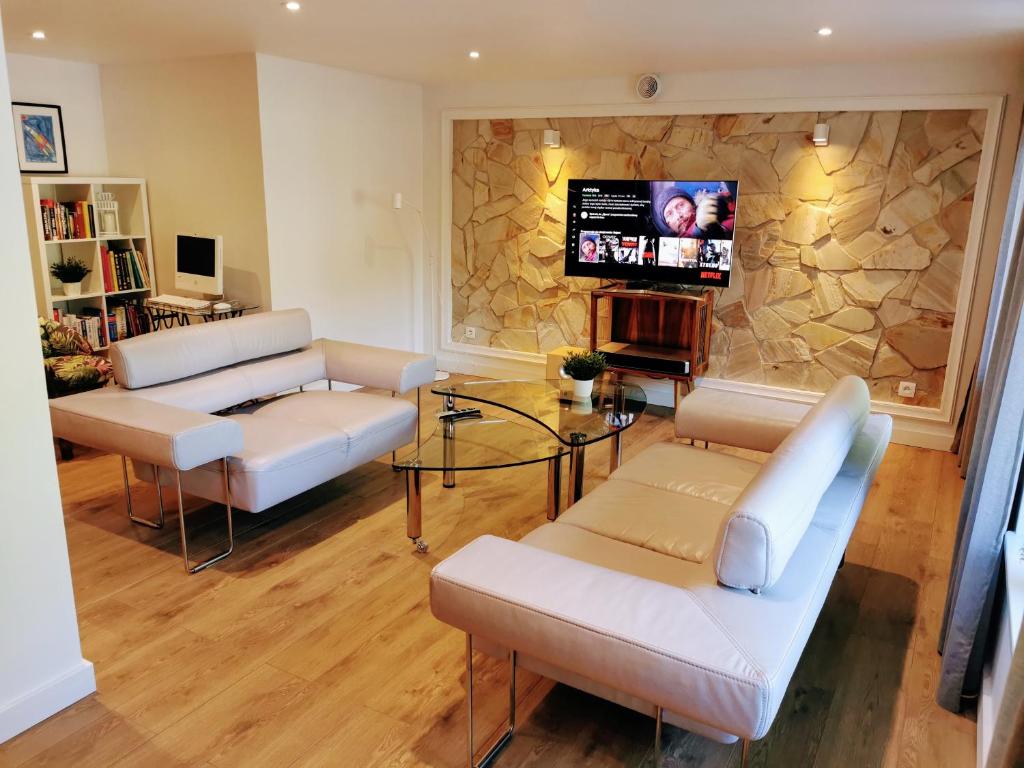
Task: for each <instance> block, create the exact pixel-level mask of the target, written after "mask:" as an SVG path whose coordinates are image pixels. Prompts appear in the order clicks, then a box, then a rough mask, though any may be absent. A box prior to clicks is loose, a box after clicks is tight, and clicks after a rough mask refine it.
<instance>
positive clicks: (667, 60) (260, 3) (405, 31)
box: [0, 0, 1024, 83]
mask: <svg viewBox="0 0 1024 768" xmlns="http://www.w3.org/2000/svg"><path fill="white" fill-rule="evenodd" d="M0 9H2V13H3V25H4V37H5V42H6V46H7V49H8V50H9V51H14V52H18V53H33V54H37V55H41V56H52V57H57V58H65V59H75V60H80V61H95V62H109V61H130V60H138V59H161V58H177V57H182V56H200V55H210V54H219V53H232V52H242V51H260V52H263V53H270V54H276V55H279V56H285V57H289V58H295V59H301V60H305V61H314V62H319V63H323V64H329V65H333V66H339V67H344V68H347V69H353V70H357V71H361V72H370V73H374V74H379V75H384V76H388V77H395V78H400V79H403V80H413V81H419V82H426V83H430V82H442V81H449V80H454V81H458V80H471V79H472V80H495V79H532V78H543V79H553V78H582V77H604V76H609V77H611V76H624V75H631V74H636V73H639V72H647V71H654V72H682V71H687V70H715V69H741V68H754V67H783V66H806V65H811V64H823V63H841V62H861V61H879V60H881V61H891V60H907V59H916V58H925V57H929V58H934V57H958V56H969V55H979V54H982V55H985V56H995V55H1000V54H1003V53H1007V52H1013V53H1014V54H1015V55H1016V54H1019V53H1020V52H1021V51H1022V50H1024V0H860V1H859V2H858V1H857V0H711V2H708V1H707V0H704V2H697V1H696V0H506V1H505V2H495V1H494V0H368V1H367V0H360V1H358V2H356V1H354V0H302V10H301V11H299V12H298V13H290V12H288V11H286V10H285V9H284V8H283V7H282V3H281V1H280V0H0ZM826 25H827V26H830V27H832V28H834V30H835V34H834V35H833V36H832V37H830V38H822V37H819V36H818V35H817V34H816V33H815V31H816V30H817V29H818V28H819V27H821V26H826ZM35 29H43V30H45V31H46V35H47V39H46V40H45V41H41V42H40V41H35V40H33V39H32V38H31V33H32V31H33V30H35ZM471 49H477V50H479V51H480V52H481V58H480V59H479V60H477V61H471V60H470V59H469V58H468V57H467V55H466V54H467V52H468V51H469V50H471Z"/></svg>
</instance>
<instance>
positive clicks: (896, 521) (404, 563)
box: [0, 397, 975, 768]
mask: <svg viewBox="0 0 1024 768" xmlns="http://www.w3.org/2000/svg"><path fill="white" fill-rule="evenodd" d="M435 405H436V404H435V403H434V402H433V401H432V399H431V398H429V397H425V399H424V406H425V407H424V421H425V423H426V421H427V420H428V419H430V418H431V416H430V413H431V412H432V410H433V409H434V407H435ZM671 437H672V423H671V419H670V418H669V416H668V415H667V413H666V412H664V411H662V412H661V413H660V414H658V413H652V414H649V415H648V416H646V417H644V419H643V420H642V421H641V422H640V423H639V424H637V425H636V426H635V427H634V428H632V429H631V430H630V431H629V432H628V433H627V435H626V436H625V438H624V441H623V442H624V453H625V457H626V458H627V459H628V458H629V456H630V455H631V454H633V453H635V452H636V451H638V450H639V449H640V448H642V447H643V446H644V445H646V444H649V443H650V442H652V441H657V440H664V439H670V438H671ZM712 450H715V447H714V446H712ZM607 460H608V454H607V448H606V447H604V446H598V447H594V448H592V449H591V450H590V451H589V454H588V473H587V487H588V488H590V487H594V486H595V485H596V484H598V483H600V482H603V480H604V478H605V477H606V475H607ZM545 471H546V470H545V467H544V465H543V464H540V465H533V466H527V467H521V468H516V469H508V470H500V471H492V472H481V473H471V474H467V475H464V476H460V478H459V484H458V487H456V488H454V489H450V490H446V489H443V488H442V487H441V482H440V478H439V477H438V476H436V475H427V476H426V480H425V483H424V536H425V538H426V539H427V540H428V541H429V542H430V544H431V551H430V553H429V554H427V555H425V556H424V555H418V554H415V553H414V552H413V550H412V547H411V546H410V545H409V542H408V541H407V539H406V538H405V536H404V515H405V503H404V486H403V480H404V478H403V477H402V476H401V475H399V474H395V473H393V472H392V471H391V469H390V466H389V465H388V463H386V462H385V461H379V462H374V463H371V464H369V465H367V466H364V467H361V468H360V469H358V470H355V471H354V472H351V473H349V474H348V475H345V476H344V477H341V478H338V479H337V480H334V481H332V482H330V483H328V484H326V485H324V486H321V487H319V488H317V489H315V490H313V491H311V492H309V493H307V494H304V495H303V496H301V497H299V498H297V499H294V500H292V501H291V502H288V503H286V504H284V505H281V506H280V507H278V508H275V509H274V510H271V511H268V512H267V513H264V514H263V515H259V516H254V515H248V514H245V513H238V514H236V517H235V523H236V531H237V532H239V533H238V535H237V538H236V550H235V554H234V555H232V556H231V557H230V558H229V559H228V560H226V561H224V562H223V563H221V564H219V565H218V566H215V567H214V568H212V569H210V570H208V571H206V572H204V573H202V574H200V575H197V576H187V575H186V574H185V573H184V571H183V569H182V566H181V560H180V557H179V554H178V537H177V525H176V522H175V521H174V517H173V515H172V516H171V517H170V519H169V525H168V527H167V528H166V529H165V530H163V531H152V530H148V529H144V528H140V527H136V526H134V525H131V524H130V523H129V521H128V520H127V518H126V516H125V510H124V506H123V498H122V495H121V475H120V462H119V460H118V459H117V458H116V457H113V456H108V455H103V454H98V453H94V452H92V453H90V452H82V453H81V454H80V455H79V456H77V457H76V458H75V459H74V460H73V461H71V462H68V463H63V464H61V465H60V481H61V490H62V494H63V499H64V508H65V519H66V524H67V535H68V543H69V548H70V554H71V565H72V571H73V575H74V585H75V594H76V597H77V604H78V611H79V622H80V626H81V635H82V646H83V653H84V656H85V657H86V658H88V659H90V660H91V661H93V662H94V663H95V665H96V675H97V680H98V686H99V692H98V693H97V694H95V695H93V696H91V697H89V698H87V699H85V700H83V701H81V702H79V703H77V704H75V705H74V706H72V707H70V708H69V709H67V710H65V711H63V712H61V713H59V714H57V715H56V716H54V717H52V718H50V719H49V720H48V721H46V722H45V723H42V724H40V725H38V726H36V727H35V728H33V729H31V730H29V731H27V732H26V733H24V734H22V735H21V736H19V737H17V738H15V739H13V740H11V741H9V742H7V743H6V744H3V745H0V766H3V767H4V768H7V767H13V766H74V767H75V768H88V767H89V766H118V767H119V768H123V767H126V766H147V767H150V766H207V767H208V766H217V767H218V768H223V767H226V766H249V767H251V766H353V767H358V768H362V767H363V766H367V767H369V766H416V765H423V766H461V765H464V764H465V756H464V749H465V747H464V743H465V742H464V739H465V736H464V734H465V707H464V699H463V684H464V674H465V672H464V655H463V652H464V639H463V636H462V635H461V634H460V633H458V632H456V631H455V630H452V629H450V628H448V627H446V626H444V625H442V624H440V623H439V622H437V621H435V620H434V619H433V617H432V616H431V614H430V610H429V606H428V603H427V579H428V574H429V571H430V568H431V567H432V566H433V565H434V564H435V563H437V562H438V561H439V560H440V559H443V558H444V557H445V556H446V555H448V554H450V553H452V552H453V551H455V550H456V549H457V548H458V547H460V546H461V545H463V544H464V543H466V542H468V541H470V540H471V539H473V538H474V537H476V536H478V535H480V534H483V533H493V534H497V535H500V536H507V537H513V538H515V537H518V536H520V535H522V534H523V533H525V532H526V531H528V530H529V529H531V528H532V527H534V526H536V525H538V524H540V523H541V522H543V521H544V504H545V492H546V474H545ZM133 490H134V492H135V493H137V494H138V495H137V497H136V498H137V499H138V507H137V510H138V512H139V513H141V512H143V511H147V510H152V509H153V507H154V504H155V496H154V494H153V491H152V489H151V488H149V487H148V486H146V485H144V484H138V483H136V484H133ZM961 490H962V482H961V480H960V479H959V475H958V472H957V469H956V463H955V459H954V457H953V456H952V455H950V454H945V453H939V452H934V451H927V450H921V449H915V448H908V447H904V446H899V445H893V446H891V447H890V449H889V452H888V454H887V455H886V458H885V462H884V464H883V465H882V467H881V470H880V472H879V474H878V477H877V480H876V482H875V486H874V488H873V489H872V491H871V495H870V497H869V500H868V504H867V507H866V508H865V510H864V512H863V514H862V516H861V520H860V523H859V524H858V526H857V529H856V532H855V533H854V537H853V541H852V543H851V545H850V548H849V551H848V555H847V564H846V566H845V568H843V569H842V571H840V573H839V575H838V577H837V579H836V583H835V585H834V587H833V589H832V593H831V594H830V596H829V599H828V602H827V603H826V606H825V609H824V611H823V613H822V615H821V618H820V620H819V622H818V625H817V627H816V629H815V632H814V634H813V635H812V637H811V640H810V642H809V645H808V648H807V651H806V653H805V654H804V657H803V659H802V661H801V663H800V666H799V667H798V669H797V672H796V675H795V677H794V680H793V684H792V685H791V686H790V690H789V693H788V694H787V698H786V700H785V702H784V703H783V705H782V709H781V711H780V714H779V717H778V719H777V720H776V722H775V725H774V727H773V729H772V731H771V732H770V734H769V736H768V737H767V738H766V739H764V740H762V741H760V742H757V743H755V744H754V745H753V748H752V753H751V765H752V766H876V765H881V766H908V767H909V766H920V767H921V768H930V767H932V766H964V767H965V768H966V766H972V765H974V760H975V758H974V741H975V724H974V723H973V722H972V721H971V720H970V719H967V718H964V717H958V716H955V715H952V714H950V713H948V712H945V711H943V710H941V709H939V708H938V706H937V705H936V704H935V703H934V692H935V686H936V680H937V676H938V670H939V657H938V655H937V653H936V644H937V636H938V630H939V622H940V620H941V614H942V606H943V599H944V595H945V586H946V577H947V573H948V568H949V561H950V555H951V551H952V546H953V538H954V532H955V525H956V516H957V512H958V505H959V499H960V494H961ZM167 496H168V502H170V503H173V502H172V499H171V494H170V493H168V494H167ZM190 501H191V503H190V504H189V507H190V508H191V509H192V510H194V511H192V512H191V513H190V514H189V515H188V519H189V521H190V526H192V527H193V528H194V529H195V536H196V539H197V546H200V545H202V544H204V543H205V545H207V546H210V547H212V546H216V544H217V537H218V535H219V533H220V531H221V530H222V527H223V521H222V517H223V514H222V512H221V511H220V510H219V509H218V508H217V507H204V506H203V505H202V504H201V503H200V502H198V501H196V500H190ZM254 526H255V527H254ZM478 668H479V669H480V675H479V678H478V680H477V692H478V706H479V709H478V711H477V717H478V731H479V732H480V733H481V734H483V733H484V732H485V731H486V730H487V728H498V727H499V725H500V723H501V720H502V718H503V716H504V707H505V706H506V699H505V698H504V696H505V694H504V686H505V685H506V683H505V678H504V674H505V671H504V668H503V667H502V666H501V665H498V664H488V663H486V662H484V661H481V662H479V663H478ZM519 696H520V701H521V708H520V710H519V712H520V730H519V731H518V735H517V736H516V737H515V739H514V740H513V742H512V743H511V745H510V746H509V748H508V749H507V750H506V751H505V752H504V753H503V754H502V755H501V757H500V758H499V760H498V761H497V765H498V766H500V768H511V767H512V766H538V767H539V766H620V765H621V766H646V765H650V760H651V743H652V738H653V723H652V721H651V720H650V719H648V718H645V717H642V716H640V715H637V714H635V713H633V712H631V711H628V710H624V709H621V708H619V707H616V706H613V705H611V704H608V703H606V702H604V701H601V700H599V699H595V698H592V697H589V696H587V695H584V694H582V693H580V692H578V691H575V690H572V689H568V688H565V687H563V686H554V687H553V686H551V684H550V683H548V682H547V681H544V680H540V679H538V678H536V677H533V676H530V675H527V674H523V675H521V678H520V685H519ZM666 738H667V741H668V752H669V756H668V758H667V759H666V761H665V764H666V765H669V766H738V765H739V748H738V746H721V745H716V744H712V743H710V742H707V741H704V740H702V739H700V738H697V737H693V736H690V735H688V734H686V733H684V732H682V731H679V730H677V729H673V728H668V729H667V734H666ZM482 739H483V736H481V740H482Z"/></svg>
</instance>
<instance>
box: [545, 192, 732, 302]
mask: <svg viewBox="0 0 1024 768" xmlns="http://www.w3.org/2000/svg"><path fill="white" fill-rule="evenodd" d="M736 195H737V183H736V181H631V180H618V179H617V180H597V179H571V180H570V181H569V193H568V197H569V199H568V205H567V219H566V220H567V224H566V240H565V274H567V275H575V276H581V277H599V278H606V279H609V280H650V281H653V282H666V283H680V284H683V285H712V286H726V285H728V284H729V274H730V272H731V271H732V262H733V231H734V229H735V221H736Z"/></svg>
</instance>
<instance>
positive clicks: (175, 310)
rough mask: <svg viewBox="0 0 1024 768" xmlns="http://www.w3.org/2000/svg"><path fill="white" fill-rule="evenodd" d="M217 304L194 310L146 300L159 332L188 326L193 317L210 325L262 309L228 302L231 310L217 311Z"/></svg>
mask: <svg viewBox="0 0 1024 768" xmlns="http://www.w3.org/2000/svg"><path fill="white" fill-rule="evenodd" d="M215 303H217V302H213V303H211V304H210V306H208V307H203V308H202V309H192V308H191V307H181V306H178V305H176V304H164V303H162V302H159V301H153V300H152V299H146V302H145V307H146V312H147V313H148V314H149V319H150V324H151V325H152V326H153V330H154V331H159V330H160V329H161V328H173V327H174V326H175V324H177V325H188V324H189V323H190V322H191V318H193V317H201V318H203V321H204V322H207V323H209V322H213V321H214V320H224V319H226V318H229V317H241V316H242V314H243V313H245V312H249V311H252V310H254V309H259V308H260V306H259V304H252V303H249V302H245V301H226V302H223V303H225V304H230V305H231V307H230V308H229V309H216V310H215V309H214V308H213V304H215Z"/></svg>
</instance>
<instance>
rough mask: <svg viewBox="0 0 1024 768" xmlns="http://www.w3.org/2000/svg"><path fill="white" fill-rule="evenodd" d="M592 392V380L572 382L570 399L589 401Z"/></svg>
mask: <svg viewBox="0 0 1024 768" xmlns="http://www.w3.org/2000/svg"><path fill="white" fill-rule="evenodd" d="M593 392H594V380H593V379H586V380H585V381H580V380H579V379H573V380H572V398H573V400H589V399H590V395H591V394H592V393H593Z"/></svg>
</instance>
